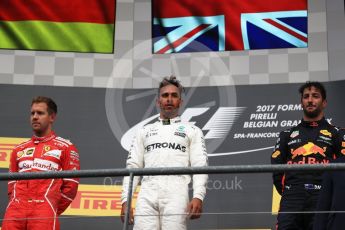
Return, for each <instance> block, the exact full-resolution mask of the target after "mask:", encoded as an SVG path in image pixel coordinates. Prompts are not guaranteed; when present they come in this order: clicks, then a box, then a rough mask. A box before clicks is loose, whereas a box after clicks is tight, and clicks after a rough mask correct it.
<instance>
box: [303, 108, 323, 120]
mask: <svg viewBox="0 0 345 230" xmlns="http://www.w3.org/2000/svg"><path fill="white" fill-rule="evenodd" d="M303 112H304V115H305V116H306V117H308V118H315V117H317V116H319V115H320V113H321V109H319V108H317V109H315V110H314V111H312V112H308V111H307V110H306V109H303Z"/></svg>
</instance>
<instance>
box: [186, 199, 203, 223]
mask: <svg viewBox="0 0 345 230" xmlns="http://www.w3.org/2000/svg"><path fill="white" fill-rule="evenodd" d="M187 211H188V217H189V218H190V219H198V218H200V216H201V213H202V201H201V200H200V199H198V198H193V199H192V200H191V202H189V204H188V207H187Z"/></svg>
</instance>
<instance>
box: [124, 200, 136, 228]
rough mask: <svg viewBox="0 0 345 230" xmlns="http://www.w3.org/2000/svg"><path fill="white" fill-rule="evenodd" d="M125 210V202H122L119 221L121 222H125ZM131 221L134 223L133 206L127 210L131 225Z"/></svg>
mask: <svg viewBox="0 0 345 230" xmlns="http://www.w3.org/2000/svg"><path fill="white" fill-rule="evenodd" d="M126 211H127V202H124V203H123V204H122V208H121V221H122V223H124V222H125V214H126ZM133 223H134V217H133V208H131V210H130V212H129V224H130V225H132V224H133Z"/></svg>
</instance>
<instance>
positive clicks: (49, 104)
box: [31, 96, 57, 114]
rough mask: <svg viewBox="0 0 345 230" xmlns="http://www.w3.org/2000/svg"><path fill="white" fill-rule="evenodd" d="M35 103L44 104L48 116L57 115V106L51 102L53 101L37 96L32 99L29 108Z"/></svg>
mask: <svg viewBox="0 0 345 230" xmlns="http://www.w3.org/2000/svg"><path fill="white" fill-rule="evenodd" d="M36 103H46V105H47V107H48V113H49V114H53V113H55V114H57V105H56V103H55V102H54V101H53V99H51V98H49V97H44V96H37V97H34V98H33V99H32V101H31V106H32V105H33V104H36Z"/></svg>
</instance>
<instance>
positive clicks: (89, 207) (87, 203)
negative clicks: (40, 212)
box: [63, 184, 139, 216]
mask: <svg viewBox="0 0 345 230" xmlns="http://www.w3.org/2000/svg"><path fill="white" fill-rule="evenodd" d="M138 189H139V188H138ZM121 191H122V186H121V185H112V186H109V185H107V186H106V185H85V184H80V185H79V188H78V192H77V196H76V197H75V199H74V200H73V202H72V203H71V205H70V206H69V207H68V209H67V210H66V211H65V212H64V213H63V215H82V216H120V213H121ZM137 195H138V190H137V191H136V192H135V193H134V197H133V205H135V203H136V199H137Z"/></svg>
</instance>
